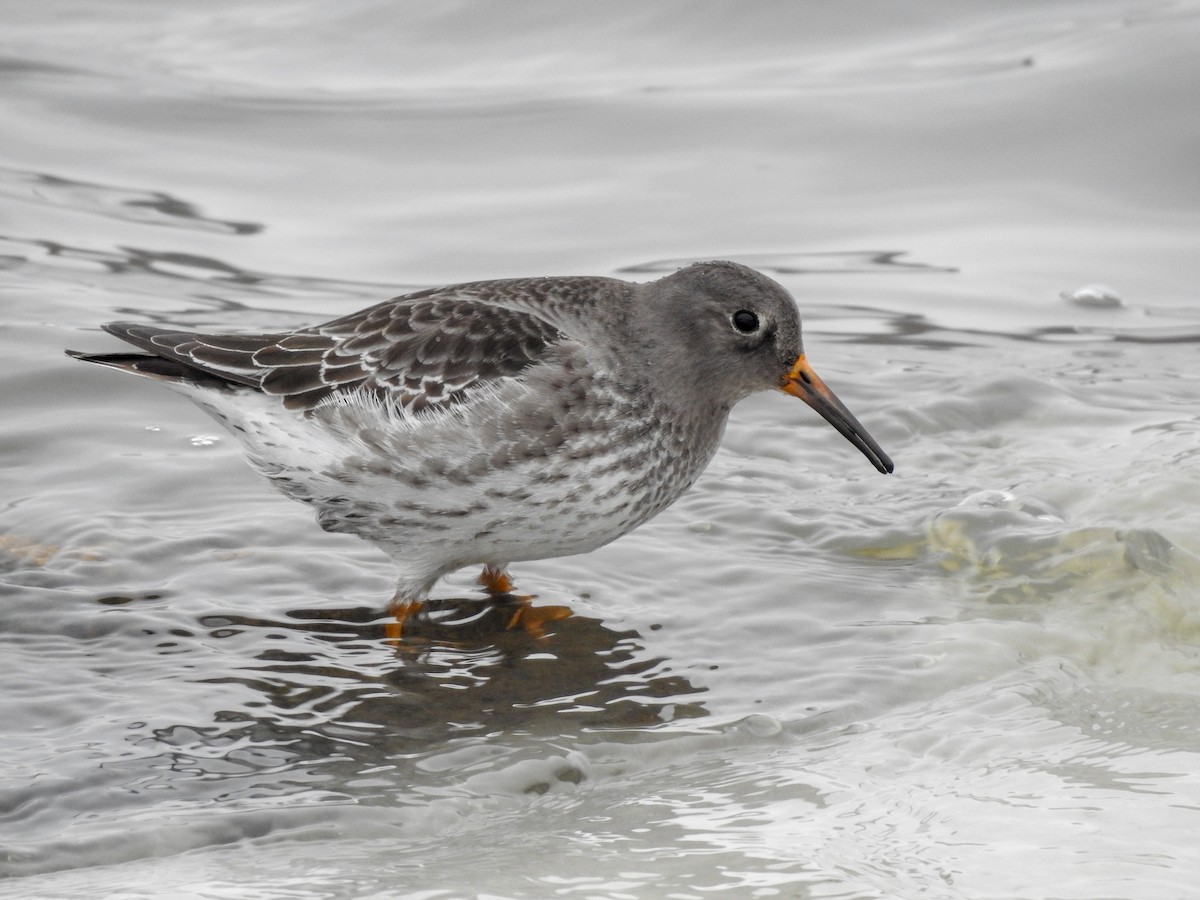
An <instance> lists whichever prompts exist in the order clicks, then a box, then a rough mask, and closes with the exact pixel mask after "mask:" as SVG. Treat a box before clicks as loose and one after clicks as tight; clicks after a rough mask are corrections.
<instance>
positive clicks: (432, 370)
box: [109, 278, 602, 412]
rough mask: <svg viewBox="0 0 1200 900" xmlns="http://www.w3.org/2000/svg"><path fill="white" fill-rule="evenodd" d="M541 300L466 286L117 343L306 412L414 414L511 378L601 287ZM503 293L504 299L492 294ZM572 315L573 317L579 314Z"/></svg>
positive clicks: (527, 284) (544, 295) (538, 284)
mask: <svg viewBox="0 0 1200 900" xmlns="http://www.w3.org/2000/svg"><path fill="white" fill-rule="evenodd" d="M578 280H579V282H580V284H579V285H571V287H572V288H574V290H566V291H564V290H563V279H555V281H556V282H557V289H556V290H555V291H554V292H553V293H550V292H548V291H547V290H546V285H545V282H546V281H548V279H521V280H515V281H511V282H499V283H497V282H491V283H484V284H479V285H473V284H467V285H458V286H455V287H451V288H438V289H433V290H428V291H419V292H417V293H414V294H407V295H405V296H402V297H397V298H395V299H393V300H388V301H385V302H384V303H380V304H378V305H376V306H372V307H369V308H367V309H364V310H362V311H360V312H356V313H353V314H351V315H348V316H344V317H343V318H340V319H334V320H333V321H331V322H326V323H325V324H323V325H315V326H313V327H311V328H305V329H301V330H300V331H295V332H291V333H288V334H194V333H187V332H178V331H169V330H165V329H160V328H155V327H153V326H145V325H130V324H124V323H116V324H114V325H113V326H110V327H109V330H110V331H112V333H113V334H116V335H117V336H119V337H122V338H124V339H125V340H127V341H130V342H131V343H134V344H136V345H138V346H140V347H142V348H143V349H145V350H149V351H151V352H152V353H155V354H157V355H159V356H162V357H165V358H167V359H169V360H173V361H175V362H179V363H182V364H183V365H185V366H187V367H189V368H191V369H194V370H199V372H203V373H205V374H207V375H210V376H216V377H217V378H219V379H221V380H224V381H226V382H230V383H233V384H238V385H246V386H249V387H254V388H257V389H259V390H261V391H263V392H264V393H267V394H272V395H276V396H279V397H281V398H283V402H284V405H285V406H287V407H289V408H291V409H298V410H311V409H313V408H314V407H316V406H317V405H318V404H320V403H321V402H322V401H325V400H327V399H329V398H330V397H334V396H336V395H338V394H351V393H357V392H369V393H372V394H374V395H375V396H377V397H378V398H379V399H381V400H383V401H385V402H387V403H390V404H394V405H396V406H398V407H403V408H405V409H408V410H409V411H411V412H419V411H420V410H422V409H425V408H426V407H430V406H436V405H440V404H449V403H455V402H458V401H461V400H463V399H465V397H466V396H467V395H468V394H469V392H470V389H471V388H472V387H473V386H475V385H479V384H482V383H485V382H488V381H492V380H494V379H497V378H503V377H505V376H514V375H517V374H519V373H520V372H522V371H524V370H525V369H526V368H528V367H529V366H531V365H533V364H534V363H536V362H537V361H538V360H539V359H541V358H542V357H543V356H544V354H545V352H546V349H547V348H548V347H549V346H551V345H552V344H554V343H555V342H557V341H560V340H562V339H564V337H565V335H564V333H563V331H562V330H560V327H559V326H558V324H556V323H558V322H561V321H562V320H563V316H562V315H561V313H562V312H563V311H564V308H565V307H568V306H574V305H575V301H577V298H584V297H588V296H589V295H594V293H595V291H596V288H597V285H596V284H594V283H593V282H594V281H599V280H602V279H595V280H593V279H584V278H581V279H578ZM497 285H503V286H504V288H505V289H504V290H503V291H497V290H496V286H497ZM577 313H578V311H577V310H576V314H577Z"/></svg>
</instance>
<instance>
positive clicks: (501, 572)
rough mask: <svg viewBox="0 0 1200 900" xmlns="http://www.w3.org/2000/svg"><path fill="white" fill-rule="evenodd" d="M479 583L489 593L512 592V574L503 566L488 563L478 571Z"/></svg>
mask: <svg viewBox="0 0 1200 900" xmlns="http://www.w3.org/2000/svg"><path fill="white" fill-rule="evenodd" d="M479 583H480V584H482V585H483V589H484V590H485V591H487V592H488V593H489V594H511V593H512V592H513V582H512V576H511V575H509V574H508V570H507V569H506V568H504V566H497V565H493V564H492V563H488V564H487V565H486V566H484V567H483V571H482V572H480V573H479Z"/></svg>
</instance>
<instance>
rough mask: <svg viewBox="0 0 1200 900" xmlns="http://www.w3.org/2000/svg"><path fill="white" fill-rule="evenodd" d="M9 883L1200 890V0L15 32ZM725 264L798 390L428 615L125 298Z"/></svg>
mask: <svg viewBox="0 0 1200 900" xmlns="http://www.w3.org/2000/svg"><path fill="white" fill-rule="evenodd" d="M0 24H2V26H3V27H2V28H0V133H2V134H3V136H4V137H3V141H0V302H3V307H2V308H3V316H2V318H0V385H2V387H3V389H2V391H0V404H2V409H0V416H2V419H0V422H2V424H0V684H3V691H2V692H0V723H2V724H0V896H4V897H10V896H11V897H56V898H58V897H62V898H73V897H89V898H90V897H97V896H121V897H163V896H170V897H203V898H224V897H252V898H272V900H274V898H308V897H346V898H349V897H356V898H357V897H418V898H443V897H445V898H450V897H463V896H469V897H484V896H487V897H530V898H535V897H557V896H561V897H580V898H601V897H604V898H609V897H612V898H616V897H672V898H699V897H708V896H712V895H713V894H715V893H721V894H724V895H726V896H745V897H773V896H783V897H820V898H835V897H836V898H896V897H945V898H1017V897H1021V898H1025V897H1028V898H1035V897H1037V898H1040V897H1053V898H1080V900H1083V898H1095V897H1106V898H1175V897H1183V896H1190V895H1193V894H1194V893H1195V884H1196V883H1197V881H1198V880H1200V852H1198V851H1197V849H1196V834H1197V833H1200V775H1198V774H1197V773H1198V772H1200V733H1198V729H1200V590H1198V580H1200V479H1198V478H1197V468H1198V467H1200V456H1198V452H1197V451H1198V449H1200V418H1198V413H1197V401H1198V399H1200V374H1198V373H1200V367H1198V366H1197V349H1198V342H1200V295H1198V289H1197V285H1198V284H1200V252H1198V251H1200V166H1197V164H1196V161H1197V160H1198V159H1200V115H1197V106H1196V97H1197V96H1198V95H1200V54H1198V53H1197V52H1196V49H1197V47H1198V46H1200V5H1198V4H1197V3H1195V2H1176V3H1170V2H1165V3H1152V2H1146V3H1141V2H1113V3H1106V2H1086V3H1085V2H1080V3H1068V2H1056V3H1025V4H995V3H983V2H978V3H951V2H934V3H926V4H892V3H884V2H879V3H862V2H851V3H838V4H825V3H810V2H800V3H790V2H788V3H784V2H780V3H769V2H763V3H755V4H696V3H683V2H678V0H674V2H664V3H656V4H650V5H647V4H634V3H625V4H593V5H589V6H582V5H573V6H570V7H564V6H562V5H558V4H549V3H540V4H539V3H531V4H488V3H457V4H417V3H411V4H394V3H385V2H382V0H361V2H354V3H343V4H321V3H316V2H301V0H277V2H256V3H249V2H233V0H220V2H210V3H206V4H201V5H200V6H198V7H197V8H196V9H194V10H188V9H185V8H184V6H183V5H180V4H154V3H149V2H136V0H99V2H87V3H84V2H57V0H46V2H39V3H36V4H25V5H17V4H9V5H8V6H6V7H5V9H4V10H3V11H0ZM713 257H731V258H735V259H739V260H742V261H744V262H747V263H749V264H751V265H755V266H757V267H759V268H761V269H763V270H764V271H767V272H769V273H771V274H773V275H774V276H775V277H777V278H778V279H779V280H781V281H782V282H783V283H784V284H785V285H786V286H787V287H788V288H789V289H790V290H792V292H793V293H794V294H795V295H796V297H797V299H798V300H799V302H800V304H801V307H802V311H803V312H804V315H805V321H806V326H807V330H808V342H807V343H808V351H809V356H810V358H811V359H812V360H813V361H814V364H815V365H816V367H817V368H818V370H819V371H820V372H821V373H822V375H823V376H824V377H825V378H826V379H827V380H828V381H829V382H830V383H831V384H832V385H833V386H834V387H835V389H836V390H837V391H838V393H839V394H840V395H841V396H842V398H843V399H844V400H846V401H847V403H848V404H849V405H850V406H851V407H852V408H853V409H854V410H855V412H856V413H857V414H858V416H859V418H861V419H862V420H863V422H864V423H865V424H866V425H867V426H868V427H869V429H870V430H871V431H872V433H873V434H874V435H875V436H876V437H877V438H878V439H879V441H880V443H881V444H883V446H884V447H885V448H886V449H887V450H888V451H889V452H890V453H891V455H892V456H893V457H894V458H895V460H896V463H897V472H896V474H895V475H894V476H891V477H884V476H881V475H879V474H877V473H876V472H874V471H873V470H872V469H871V467H870V466H869V464H867V463H866V461H865V460H863V459H862V458H861V457H859V456H858V455H857V453H856V452H855V451H854V450H853V448H851V447H849V445H848V444H846V443H845V442H844V441H842V440H841V439H840V438H839V437H838V436H837V435H836V434H835V433H834V432H833V431H832V430H830V429H828V428H827V427H826V426H825V425H824V423H823V422H821V421H820V420H819V419H818V418H817V417H816V416H815V415H813V414H812V412H811V411H810V410H808V409H807V408H806V407H804V406H803V405H802V404H799V403H796V402H795V401H794V400H791V399H790V398H787V397H784V396H783V395H778V394H777V395H772V396H768V395H762V396H758V397H755V398H752V399H751V400H749V401H746V402H745V403H743V404H742V405H740V406H739V407H738V408H737V409H736V410H735V413H734V416H733V419H732V420H731V423H730V427H729V430H728V433H727V436H726V440H725V443H724V445H723V448H722V450H721V452H720V453H719V455H718V457H717V459H716V460H715V461H714V463H713V465H712V466H711V468H710V470H709V472H708V473H707V474H706V475H705V477H704V478H703V479H702V481H701V482H700V483H699V484H698V485H697V486H696V487H695V488H694V489H693V490H692V491H691V492H690V493H689V494H688V495H687V496H685V497H684V499H683V500H681V501H680V502H679V503H678V504H676V505H675V506H674V507H672V508H671V509H670V510H669V511H668V512H666V513H664V514H663V515H662V516H660V517H659V518H658V519H657V520H655V521H654V522H652V523H650V524H649V525H647V526H646V527H644V528H642V529H640V530H639V531H637V532H635V533H634V534H633V535H631V536H628V537H626V538H624V539H622V540H620V541H618V542H617V543H615V544H613V545H610V546H609V547H607V548H604V549H603V550H601V551H598V552H596V553H592V554H590V555H587V556H583V557H576V558H569V559H560V560H547V561H543V562H537V563H529V564H525V565H522V566H519V567H517V569H516V572H515V574H516V575H517V577H518V579H519V585H520V587H521V588H522V589H524V590H527V591H530V592H532V593H535V594H536V595H537V596H538V599H537V601H536V603H537V604H540V605H542V606H563V607H569V608H570V610H571V611H572V615H571V616H570V617H568V618H560V619H556V620H552V621H548V622H547V623H546V624H544V625H543V626H542V627H541V629H540V630H539V629H536V628H534V629H530V630H528V631H526V630H521V629H512V628H509V627H507V625H508V622H509V619H510V618H511V611H510V610H507V609H504V608H498V607H490V606H487V605H484V604H483V603H482V602H481V601H480V597H479V595H478V594H477V592H476V590H475V587H474V585H473V582H472V577H473V574H474V573H471V572H462V573H458V574H457V575H455V576H454V577H452V578H450V579H448V581H447V583H445V584H443V585H442V586H440V587H439V590H438V593H437V597H438V598H439V599H436V600H435V601H434V602H433V603H432V604H431V605H430V608H429V610H428V614H427V615H426V616H425V617H424V618H423V619H421V620H419V621H416V622H413V623H412V624H411V626H410V627H409V629H408V630H407V631H406V633H405V636H404V639H403V641H402V642H399V643H397V642H395V641H389V640H388V639H387V637H386V635H385V629H384V626H385V624H386V618H385V617H384V615H383V614H382V612H381V609H382V605H383V603H384V602H385V601H386V599H387V598H388V596H389V595H390V592H391V589H392V571H391V567H390V563H389V562H388V560H386V559H385V558H384V557H383V556H382V555H380V554H378V553H377V552H376V551H374V550H372V549H371V548H370V547H368V546H367V545H365V544H361V543H359V542H357V541H356V540H354V539H351V538H345V537H338V536H333V535H329V534H326V533H324V532H322V531H321V530H320V529H319V528H318V527H317V525H316V524H315V523H314V522H313V521H312V520H311V518H310V515H309V513H308V511H307V510H306V509H304V508H302V507H301V506H299V505H296V504H293V503H291V502H290V501H288V500H285V499H283V498H282V497H280V496H278V495H276V494H275V493H273V491H272V490H271V489H270V487H269V486H267V485H266V484H264V483H262V482H260V481H259V480H258V479H257V477H256V476H255V475H254V474H253V473H252V472H251V471H250V470H249V468H248V467H247V466H246V465H245V464H244V463H243V462H242V460H241V457H240V454H239V452H238V450H237V448H236V446H235V445H234V444H233V442H232V440H231V439H230V438H229V437H228V436H226V435H225V434H224V433H223V432H222V431H221V430H220V428H219V427H218V426H217V425H215V424H214V423H212V422H211V421H210V420H208V419H207V418H206V417H205V416H204V415H203V414H202V413H200V412H199V411H198V410H196V409H194V408H193V407H191V406H190V405H189V404H188V403H186V402H185V401H183V400H182V399H180V398H178V397H177V396H175V395H173V394H171V393H169V392H167V391H164V390H162V389H160V388H158V387H157V386H156V385H153V384H150V383H147V382H143V381H139V380H137V379H132V378H128V377H122V376H120V375H118V374H116V373H112V372H107V371H102V370H99V369H95V368H92V367H85V366H83V365H80V364H79V363H77V362H75V361H73V360H69V359H67V358H66V357H65V356H63V354H62V350H63V348H66V347H72V348H76V349H88V350H106V349H116V342H115V341H114V340H113V339H112V338H109V337H108V336H106V335H104V334H102V333H101V332H100V331H99V330H98V328H99V325H100V324H101V323H103V322H106V321H111V320H113V319H133V320H141V321H147V322H162V323H172V324H175V325H179V326H183V327H188V328H192V327H194V328H215V329H228V330H248V331H252V330H262V329H281V328H287V327H292V326H297V325H300V324H306V323H311V322H314V321H319V320H320V319H322V318H326V317H332V316H333V315H336V314H340V313H345V312H349V311H352V310H354V309H357V308H359V307H362V306H365V305H367V304H369V303H373V302H376V301H378V300H382V299H384V298H386V297H388V296H391V295H394V294H397V293H400V292H401V291H403V290H405V289H410V288H413V287H415V286H418V285H426V284H437V283H446V282H453V281H465V280H470V279H475V278H487V277H502V276H514V275H534V274H550V273H557V274H615V275H618V276H621V277H626V278H631V279H634V280H641V279H649V278H653V277H657V274H658V273H661V272H666V271H671V270H673V269H674V268H675V267H677V266H678V265H680V264H682V263H683V262H684V261H687V260H691V259H696V258H713Z"/></svg>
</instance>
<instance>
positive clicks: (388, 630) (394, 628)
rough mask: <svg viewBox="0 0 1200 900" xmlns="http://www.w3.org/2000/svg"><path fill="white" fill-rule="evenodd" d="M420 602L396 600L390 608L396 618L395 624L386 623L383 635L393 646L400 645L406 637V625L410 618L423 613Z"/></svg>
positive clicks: (389, 610)
mask: <svg viewBox="0 0 1200 900" xmlns="http://www.w3.org/2000/svg"><path fill="white" fill-rule="evenodd" d="M421 605H422V604H421V601H420V600H395V601H393V602H392V605H391V606H389V607H388V612H390V613H391V614H392V615H393V616H394V617H395V619H396V620H395V621H394V622H385V623H384V626H383V634H384V637H386V638H387V639H388V640H389V641H391V642H392V643H393V644H396V643H399V642H400V639H401V638H403V637H404V623H405V621H407V620H408V618H409V617H410V616H415V615H416V614H417V613H419V612H420V611H421Z"/></svg>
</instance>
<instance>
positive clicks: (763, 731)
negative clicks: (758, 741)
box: [740, 713, 783, 738]
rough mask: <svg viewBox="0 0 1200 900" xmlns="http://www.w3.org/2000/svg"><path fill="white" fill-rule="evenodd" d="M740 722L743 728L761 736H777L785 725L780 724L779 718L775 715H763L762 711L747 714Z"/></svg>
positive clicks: (756, 735)
mask: <svg viewBox="0 0 1200 900" xmlns="http://www.w3.org/2000/svg"><path fill="white" fill-rule="evenodd" d="M740 724H741V726H742V728H743V729H745V730H746V731H748V732H750V733H751V734H752V735H754V736H755V737H760V738H765V737H775V735H777V734H779V733H780V732H781V731H783V725H781V724H780V722H779V720H778V719H776V718H775V717H774V716H767V715H763V714H762V713H755V714H754V715H751V716H746V718H744V719H742V721H741V723H740Z"/></svg>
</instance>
